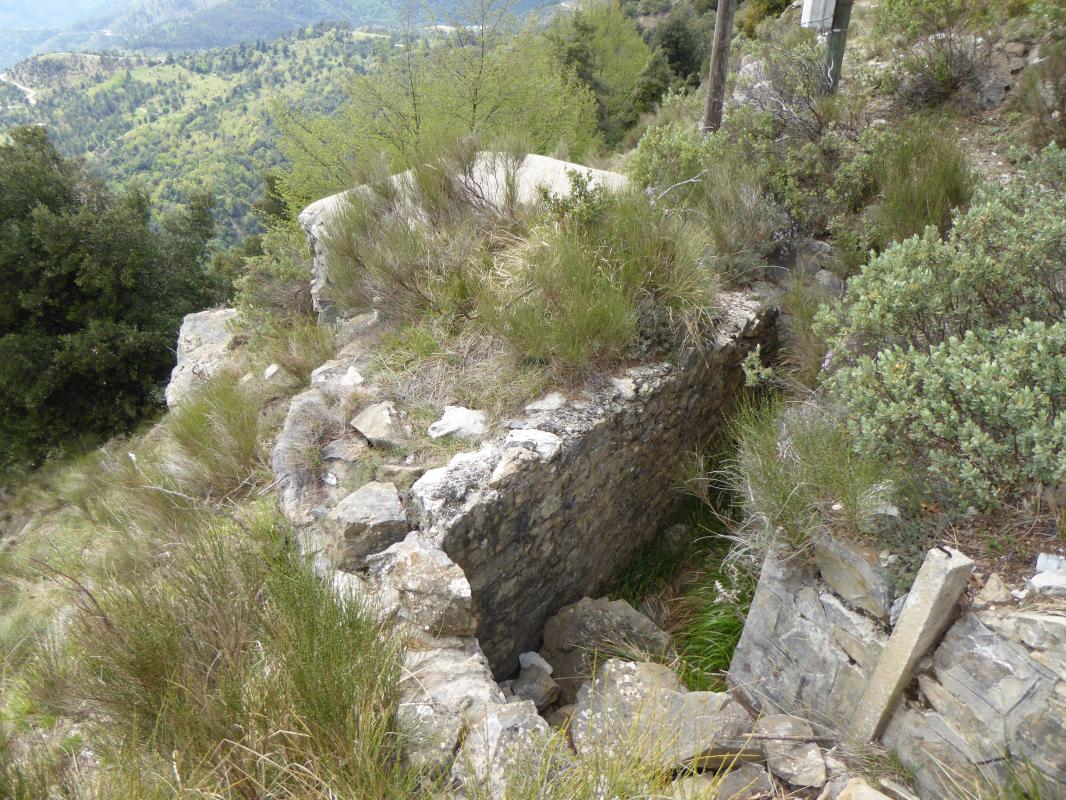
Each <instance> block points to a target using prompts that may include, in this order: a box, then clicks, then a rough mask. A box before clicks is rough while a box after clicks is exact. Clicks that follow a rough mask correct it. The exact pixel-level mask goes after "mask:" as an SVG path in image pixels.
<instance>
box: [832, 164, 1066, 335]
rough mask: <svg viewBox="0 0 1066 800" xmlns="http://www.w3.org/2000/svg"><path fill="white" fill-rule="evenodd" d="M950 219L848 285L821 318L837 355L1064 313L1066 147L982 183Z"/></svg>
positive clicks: (887, 254) (872, 264)
mask: <svg viewBox="0 0 1066 800" xmlns="http://www.w3.org/2000/svg"><path fill="white" fill-rule="evenodd" d="M954 219H955V224H954V227H953V228H952V229H951V231H950V232H949V234H948V236H947V238H946V239H941V238H940V235H939V233H938V232H937V231H936V230H935V229H933V228H927V229H926V231H925V233H924V234H923V235H922V236H920V237H919V236H914V237H912V238H910V239H907V240H905V241H902V242H899V243H898V244H896V245H893V246H892V247H890V248H889V249H888V250H886V251H885V252H884V253H882V254H881V255H880V256H877V257H876V258H874V259H873V260H871V261H870V263H869V264H867V265H866V266H865V267H864V268H863V270H862V273H861V274H859V275H856V276H854V277H853V278H852V279H851V280H849V281H848V289H847V295H846V297H845V300H844V303H843V304H842V305H840V306H838V307H836V308H832V309H826V311H825V312H824V313H823V315H822V318H821V320H820V322H819V325H820V327H821V330H823V331H824V332H825V333H826V334H827V335H828V337H829V338H830V341H831V343H832V346H833V348H834V349H835V350H836V351H837V353H838V354H844V353H847V352H859V353H867V354H872V353H874V352H877V351H878V350H882V349H885V348H888V347H892V346H899V347H901V348H904V349H905V348H908V347H915V348H917V349H929V348H931V347H933V346H935V345H937V344H939V343H941V342H943V341H945V340H947V339H948V338H950V337H952V336H956V337H961V336H963V335H964V334H965V333H966V331H968V330H972V329H978V328H990V327H995V326H1012V327H1016V326H1018V325H1020V324H1021V322H1022V321H1023V320H1025V319H1027V318H1031V319H1044V320H1049V321H1051V320H1055V319H1058V318H1060V316H1061V315H1062V314H1063V312H1064V311H1066V292H1064V287H1063V286H1062V283H1061V278H1060V272H1061V269H1062V264H1063V263H1064V261H1066V151H1062V150H1058V149H1057V148H1054V147H1052V148H1049V149H1048V150H1046V151H1045V152H1044V153H1043V154H1042V155H1041V156H1040V157H1039V158H1037V159H1035V160H1034V162H1033V165H1032V166H1031V168H1030V170H1029V172H1028V175H1027V176H1024V177H1019V178H1016V179H1015V180H1014V181H1012V182H1011V183H1010V184H1008V185H1007V186H1002V187H1000V186H994V185H990V186H984V187H982V188H980V189H979V190H978V191H977V193H976V195H975V197H974V200H973V203H972V205H971V207H970V208H969V210H968V211H966V212H964V213H959V212H957V213H956V215H955V218H954Z"/></svg>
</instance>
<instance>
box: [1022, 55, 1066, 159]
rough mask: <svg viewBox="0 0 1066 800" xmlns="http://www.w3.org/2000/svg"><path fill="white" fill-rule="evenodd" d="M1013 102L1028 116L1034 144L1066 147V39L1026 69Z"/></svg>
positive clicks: (1028, 125) (1030, 136)
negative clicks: (1052, 144)
mask: <svg viewBox="0 0 1066 800" xmlns="http://www.w3.org/2000/svg"><path fill="white" fill-rule="evenodd" d="M1011 104H1012V106H1013V107H1014V108H1015V109H1016V110H1018V111H1020V112H1021V113H1022V114H1024V115H1025V124H1026V126H1027V127H1028V129H1029V141H1030V143H1031V144H1033V145H1034V146H1036V147H1044V146H1045V145H1047V144H1049V143H1052V142H1053V143H1055V144H1057V145H1058V146H1059V147H1066V42H1057V43H1056V44H1053V45H1051V46H1050V47H1048V49H1047V54H1046V56H1045V57H1044V58H1043V59H1042V60H1041V61H1040V62H1038V63H1036V64H1033V65H1031V66H1029V67H1027V68H1026V70H1025V72H1024V73H1023V74H1022V79H1021V81H1019V83H1018V87H1017V88H1016V89H1015V90H1014V93H1013V94H1012V95H1011Z"/></svg>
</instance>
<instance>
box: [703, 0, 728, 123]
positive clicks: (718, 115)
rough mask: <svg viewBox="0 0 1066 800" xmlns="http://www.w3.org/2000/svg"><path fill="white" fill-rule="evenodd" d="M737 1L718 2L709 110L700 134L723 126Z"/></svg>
mask: <svg viewBox="0 0 1066 800" xmlns="http://www.w3.org/2000/svg"><path fill="white" fill-rule="evenodd" d="M736 8H737V0H718V13H717V14H716V15H715V18H714V49H713V50H712V51H711V73H710V75H709V76H708V78H707V108H706V110H705V111H704V112H703V119H702V120H701V121H700V133H702V134H704V135H706V134H708V133H714V131H716V130H718V129H719V128H720V127H721V126H722V106H723V105H724V103H725V78H726V75H727V74H728V72H729V40H730V39H732V38H733V12H734V11H736Z"/></svg>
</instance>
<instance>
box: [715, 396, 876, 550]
mask: <svg viewBox="0 0 1066 800" xmlns="http://www.w3.org/2000/svg"><path fill="white" fill-rule="evenodd" d="M735 429H736V436H737V440H738V442H739V447H738V452H737V455H736V458H735V460H734V461H733V462H732V463H731V464H729V465H728V466H727V468H726V469H725V473H724V477H725V480H726V482H727V483H729V485H730V486H731V488H732V489H733V491H734V492H735V493H736V494H737V496H738V498H739V502H740V504H741V506H742V507H743V509H744V511H745V514H746V517H747V519H748V525H747V528H746V529H745V530H744V531H743V532H742V535H743V536H744V538H746V540H747V543H748V545H749V546H751V547H752V548H753V549H755V550H757V551H762V550H765V549H766V548H767V547H769V546H770V545H771V544H772V543H780V544H782V545H784V546H786V547H788V548H790V549H791V550H794V551H801V550H804V549H806V548H807V546H808V545H809V543H810V537H811V535H812V534H813V533H814V531H815V529H816V528H818V527H820V526H825V525H828V526H830V527H831V528H833V529H834V530H836V531H837V532H839V533H842V534H844V535H851V536H860V535H861V529H862V523H863V520H864V518H865V517H866V516H867V515H868V514H869V513H871V512H873V511H875V510H876V509H877V508H878V507H879V506H880V505H882V504H883V503H885V502H886V501H887V500H888V495H889V493H890V491H891V487H892V483H891V475H890V473H889V471H888V469H887V468H886V467H885V466H884V465H883V464H882V463H881V462H880V461H879V460H878V459H876V458H874V457H868V456H862V455H859V454H857V453H856V452H855V450H854V447H853V444H852V441H851V439H850V437H849V436H848V434H847V432H846V431H845V429H844V427H843V425H841V424H840V422H839V421H837V420H835V419H833V418H832V417H831V416H829V415H828V414H827V413H826V412H825V411H823V410H821V409H819V408H818V407H817V406H815V405H813V404H793V405H787V404H786V405H781V404H775V403H769V404H765V405H751V406H748V407H746V408H744V409H742V410H741V411H740V412H739V413H738V415H737V419H736V422H735Z"/></svg>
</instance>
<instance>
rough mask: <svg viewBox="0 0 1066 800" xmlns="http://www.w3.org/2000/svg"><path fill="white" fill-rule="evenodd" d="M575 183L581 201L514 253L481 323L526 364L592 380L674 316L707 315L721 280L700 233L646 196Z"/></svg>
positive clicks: (566, 206) (566, 205)
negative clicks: (590, 373) (705, 255)
mask: <svg viewBox="0 0 1066 800" xmlns="http://www.w3.org/2000/svg"><path fill="white" fill-rule="evenodd" d="M572 180H574V182H575V195H576V196H577V197H578V200H577V201H575V202H571V201H562V202H561V204H560V203H559V201H557V202H556V209H557V211H556V212H555V213H554V214H553V215H551V216H550V217H549V219H548V220H546V221H545V222H542V223H541V224H539V225H537V226H535V227H534V228H533V229H532V230H531V231H530V233H529V236H528V238H527V239H526V240H525V241H524V242H523V243H522V244H521V245H520V246H518V247H515V248H513V249H511V250H509V251H507V253H506V254H505V255H504V259H503V260H504V261H506V262H507V263H506V264H505V265H503V266H502V270H501V272H502V275H500V276H499V279H498V282H497V285H495V286H494V287H493V288H492V289H491V290H490V291H486V292H485V293H484V294H483V295H482V304H481V306H480V307H479V316H480V318H481V319H482V320H484V321H485V322H486V323H487V324H488V326H489V327H490V329H492V330H494V331H497V332H498V333H499V334H500V335H502V336H503V337H504V338H505V339H506V340H507V341H509V342H510V343H511V345H512V346H513V347H514V348H515V349H516V350H517V352H518V353H520V354H521V355H522V356H523V357H525V358H528V359H531V360H533V361H534V362H542V363H550V364H553V365H557V366H559V367H561V368H562V369H564V370H567V371H573V370H577V371H583V370H587V369H589V368H591V367H595V366H597V365H603V364H606V363H609V362H610V361H613V360H615V359H617V358H618V357H620V356H621V355H622V354H623V352H624V351H625V350H626V348H627V347H629V346H630V345H632V344H634V343H635V341H636V339H637V336H638V333H646V334H647V335H649V336H650V337H651V338H653V339H654V338H656V330H655V329H656V328H657V327H658V326H660V325H661V324H663V323H664V322H665V323H667V324H669V323H670V322H671V321H672V320H671V319H670V317H671V316H672V315H673V316H676V317H677V318H679V319H682V320H685V319H691V318H692V317H693V315H695V316H697V317H698V316H701V315H704V314H706V312H707V310H708V309H709V308H710V306H711V304H712V303H713V300H714V295H715V287H716V281H715V275H714V273H713V272H712V271H711V270H710V269H708V268H707V267H706V266H705V265H704V264H702V263H701V262H700V259H699V256H700V254H701V252H702V248H701V247H700V246H699V242H698V241H695V240H694V238H693V235H692V233H691V231H690V229H688V228H686V227H685V226H683V225H682V224H680V223H678V222H677V221H676V220H674V219H672V218H670V217H667V216H666V215H664V214H663V213H662V211H660V210H659V209H657V208H655V207H654V206H653V205H651V204H650V203H649V201H648V199H647V198H646V197H645V196H644V195H643V194H641V193H639V192H635V191H631V192H623V193H620V194H605V193H603V192H601V191H599V190H591V191H590V190H588V189H587V184H585V189H584V190H582V183H581V179H580V177H574V178H573V179H572ZM664 317H665V318H664ZM642 328H643V329H644V330H643V331H642ZM653 343H654V344H662V342H661V341H660V342H653Z"/></svg>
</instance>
